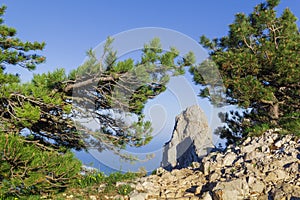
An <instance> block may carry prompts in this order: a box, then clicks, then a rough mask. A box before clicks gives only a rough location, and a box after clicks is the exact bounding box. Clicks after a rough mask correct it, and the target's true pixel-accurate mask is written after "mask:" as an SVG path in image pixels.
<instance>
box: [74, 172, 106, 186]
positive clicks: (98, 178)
mask: <svg viewBox="0 0 300 200" xmlns="http://www.w3.org/2000/svg"><path fill="white" fill-rule="evenodd" d="M105 180H106V176H105V175H104V173H103V172H99V173H92V174H87V175H85V176H83V177H82V178H79V179H77V180H76V182H75V184H74V186H75V187H77V186H79V187H81V188H85V187H88V186H91V185H95V184H100V183H104V182H105Z"/></svg>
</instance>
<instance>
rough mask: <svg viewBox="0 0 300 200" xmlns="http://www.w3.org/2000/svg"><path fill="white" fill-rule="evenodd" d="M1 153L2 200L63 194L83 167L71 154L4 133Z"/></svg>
mask: <svg viewBox="0 0 300 200" xmlns="http://www.w3.org/2000/svg"><path fill="white" fill-rule="evenodd" d="M0 154H1V155H2V156H1V157H2V158H1V161H0V163H1V164H0V196H1V198H6V197H10V196H15V197H19V196H23V195H34V194H42V193H56V192H59V191H61V190H63V189H65V188H66V187H68V186H69V185H70V184H72V182H73V181H74V180H75V178H76V176H77V175H78V173H79V171H80V167H81V163H80V161H78V160H77V159H75V158H74V155H73V154H72V153H70V152H68V153H65V154H60V153H58V152H56V151H48V150H45V149H43V148H41V147H40V148H39V147H38V146H36V145H35V143H34V142H31V141H26V140H24V139H23V138H21V137H19V136H15V135H12V134H9V135H8V134H3V133H1V134H0Z"/></svg>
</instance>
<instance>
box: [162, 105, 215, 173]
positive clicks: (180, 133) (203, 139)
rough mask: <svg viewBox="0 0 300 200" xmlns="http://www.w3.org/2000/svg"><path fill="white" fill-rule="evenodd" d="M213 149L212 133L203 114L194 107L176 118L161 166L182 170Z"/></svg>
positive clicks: (197, 107)
mask: <svg viewBox="0 0 300 200" xmlns="http://www.w3.org/2000/svg"><path fill="white" fill-rule="evenodd" d="M212 148H213V144H212V132H211V130H210V128H209V126H208V122H207V118H206V116H205V113H204V112H203V111H202V110H201V109H200V107H199V106H197V105H194V106H191V107H189V108H187V109H186V110H184V111H183V112H182V113H181V114H180V115H178V116H177V117H176V123H175V127H174V131H173V133H172V138H171V140H170V141H169V142H168V143H166V144H165V146H164V151H163V159H162V162H161V166H162V167H163V168H165V169H169V170H170V169H172V168H184V167H187V166H189V165H190V164H191V163H192V162H194V161H198V160H199V158H201V157H203V156H204V155H207V153H208V152H210V150H211V149H212Z"/></svg>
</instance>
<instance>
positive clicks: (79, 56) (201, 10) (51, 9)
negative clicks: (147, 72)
mask: <svg viewBox="0 0 300 200" xmlns="http://www.w3.org/2000/svg"><path fill="white" fill-rule="evenodd" d="M260 2H261V0H247V1H236V0H226V1H224V0H210V1H200V0H189V1H179V0H173V1H160V0H152V1H138V0H131V1H121V0H110V1H108V0H106V1H99V0H89V1H83V0H81V1H80V0H72V1H71V0H51V1H38V0H26V1H23V0H14V1H11V0H2V3H1V4H5V5H7V6H8V9H7V12H6V14H5V23H6V24H7V25H9V26H12V27H15V28H16V29H17V31H18V34H17V36H18V37H20V38H21V39H23V40H29V41H45V42H46V44H47V45H46V48H45V50H44V51H43V52H42V54H43V55H45V56H46V57H47V62H46V63H45V64H42V65H40V66H38V68H37V70H36V71H35V73H41V72H47V71H53V70H54V69H55V68H57V67H59V68H65V69H66V70H67V71H69V70H70V69H74V68H76V67H77V66H78V65H80V64H81V63H82V61H83V59H84V58H85V52H86V51H87V50H88V49H90V48H94V47H95V46H97V45H98V44H99V43H100V42H102V41H103V40H105V38H106V37H107V36H109V35H115V34H117V33H119V32H122V31H126V30H129V29H133V28H141V27H162V28H169V29H173V30H176V31H179V32H181V33H184V34H186V35H188V36H190V37H191V38H193V39H194V40H196V41H199V36H200V35H202V34H205V35H207V36H208V37H209V38H213V37H221V36H224V35H226V33H227V31H228V25H229V24H230V23H232V22H233V19H234V14H235V13H237V12H244V13H250V12H251V11H252V9H253V7H254V6H255V5H257V4H258V3H260ZM285 7H289V8H290V9H291V10H292V11H293V13H294V14H295V15H296V16H298V17H300V4H299V1H295V0H282V2H281V4H280V6H279V7H278V9H277V10H278V13H281V12H282V10H283V9H284V8H285ZM298 25H299V21H298ZM12 70H13V71H14V70H19V69H12ZM31 74H32V73H28V72H25V71H21V77H22V79H23V80H29V79H30V78H31Z"/></svg>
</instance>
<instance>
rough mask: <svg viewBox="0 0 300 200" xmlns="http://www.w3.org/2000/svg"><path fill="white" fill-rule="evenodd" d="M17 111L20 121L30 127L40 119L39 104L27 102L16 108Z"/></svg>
mask: <svg viewBox="0 0 300 200" xmlns="http://www.w3.org/2000/svg"><path fill="white" fill-rule="evenodd" d="M15 112H16V117H17V118H18V120H19V121H20V123H21V124H22V125H23V126H25V127H28V128H30V126H31V125H32V124H33V123H36V122H37V121H38V120H39V119H40V112H41V111H40V108H39V107H38V106H32V105H31V104H30V103H28V102H26V103H24V106H23V107H19V108H15Z"/></svg>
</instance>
